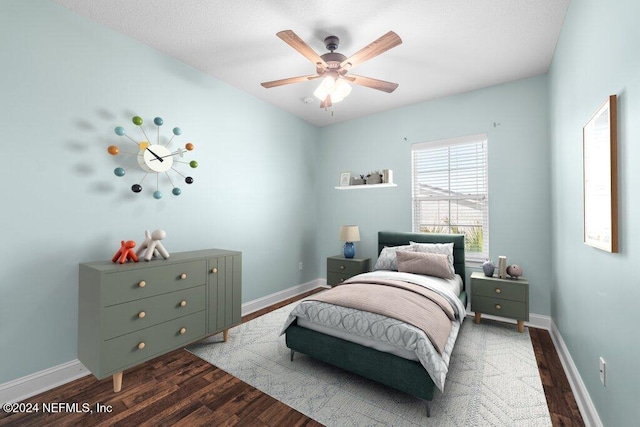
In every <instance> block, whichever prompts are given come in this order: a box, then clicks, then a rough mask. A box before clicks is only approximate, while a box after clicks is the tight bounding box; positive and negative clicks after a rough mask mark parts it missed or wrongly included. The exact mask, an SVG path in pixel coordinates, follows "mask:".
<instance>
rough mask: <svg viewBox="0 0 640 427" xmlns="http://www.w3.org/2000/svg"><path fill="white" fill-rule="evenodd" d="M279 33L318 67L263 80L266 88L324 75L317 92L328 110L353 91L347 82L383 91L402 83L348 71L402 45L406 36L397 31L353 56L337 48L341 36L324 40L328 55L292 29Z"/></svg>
mask: <svg viewBox="0 0 640 427" xmlns="http://www.w3.org/2000/svg"><path fill="white" fill-rule="evenodd" d="M276 36H278V37H280V38H281V39H282V40H283V41H284V42H285V43H287V44H288V45H289V46H291V47H292V48H294V49H295V50H297V51H298V52H300V53H301V54H302V55H303V56H304V57H306V58H307V59H308V60H309V61H311V62H313V63H314V64H315V66H316V74H310V75H307V76H299V77H289V78H287V79H282V80H274V81H271V82H264V83H261V84H262V86H263V87H265V88H272V87H276V86H283V85H288V84H291V83H299V82H306V81H309V80H314V79H317V78H320V77H324V79H323V80H322V83H321V84H320V86H318V88H317V89H316V90H315V91H314V93H313V94H314V95H315V96H316V97H317V98H318V99H320V101H321V103H320V108H325V109H326V108H328V107H331V105H332V104H333V103H336V102H340V101H342V100H343V99H344V97H346V96H347V95H348V94H349V93H350V92H351V86H350V85H349V84H348V83H347V82H351V83H354V84H357V85H360V86H366V87H369V88H372V89H377V90H381V91H383V92H387V93H391V92H393V91H394V90H395V89H396V88H397V87H398V83H391V82H386V81H384V80H378V79H373V78H371V77H364V76H358V75H355V74H348V73H349V71H350V70H351V69H352V68H354V67H356V66H357V65H359V64H361V63H363V62H364V61H367V60H369V59H371V58H374V57H376V56H378V55H380V54H381V53H384V52H386V51H387V50H389V49H392V48H394V47H396V46H398V45H399V44H401V43H402V39H400V37H399V36H398V35H397V34H396V33H394V32H393V31H389V32H388V33H386V34H385V35H383V36H382V37H380V38H378V39H377V40H375V41H373V42H372V43H370V44H368V45H367V46H365V47H363V48H362V49H360V50H359V51H358V52H356V53H354V54H353V55H351V56H350V57H349V58H347V57H346V56H344V55H343V54H341V53H338V52H335V50H336V49H338V44H339V43H340V39H338V37H336V36H329V37H327V38H325V39H324V43H325V46H326V48H327V50H329V52H328V53H325V54H324V55H318V54H317V53H316V52H315V51H314V50H313V49H311V47H309V45H308V44H306V43H305V42H304V41H303V40H302V39H301V38H300V37H298V36H297V35H296V33H294V32H293V31H291V30H284V31H280V32H279V33H277V34H276Z"/></svg>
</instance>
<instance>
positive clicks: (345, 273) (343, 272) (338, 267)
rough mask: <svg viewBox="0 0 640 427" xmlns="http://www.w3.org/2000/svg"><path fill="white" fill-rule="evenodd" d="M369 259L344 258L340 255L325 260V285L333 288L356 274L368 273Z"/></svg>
mask: <svg viewBox="0 0 640 427" xmlns="http://www.w3.org/2000/svg"><path fill="white" fill-rule="evenodd" d="M370 264H371V258H345V257H344V256H342V255H336V256H330V257H328V258H327V285H329V286H335V285H339V284H340V283H342V282H344V281H345V280H347V279H348V278H350V277H353V276H355V275H356V274H360V273H366V272H368V271H369V265H370Z"/></svg>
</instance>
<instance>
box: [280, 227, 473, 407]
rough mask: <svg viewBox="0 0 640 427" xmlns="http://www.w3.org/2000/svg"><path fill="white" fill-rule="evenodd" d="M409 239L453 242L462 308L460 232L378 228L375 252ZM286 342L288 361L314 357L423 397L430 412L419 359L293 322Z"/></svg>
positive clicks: (429, 385)
mask: <svg viewBox="0 0 640 427" xmlns="http://www.w3.org/2000/svg"><path fill="white" fill-rule="evenodd" d="M410 241H412V242H419V243H450V242H453V257H454V263H453V265H454V267H455V270H456V273H457V274H459V275H460V276H461V277H462V282H463V288H462V292H460V295H459V298H460V300H461V301H462V303H463V305H464V306H465V307H466V305H467V293H466V291H465V285H464V282H465V280H466V279H465V278H466V276H465V266H464V235H462V234H425V233H406V232H391V231H380V232H378V254H379V253H380V252H381V251H382V248H384V247H385V246H400V245H406V244H409V242H410ZM286 343H287V347H289V348H290V349H291V360H292V361H293V355H294V353H295V352H299V353H303V354H306V355H307V356H310V357H312V358H314V359H317V360H321V361H323V362H326V363H329V364H331V365H333V366H337V367H339V368H342V369H344V370H346V371H349V372H352V373H355V374H358V375H361V376H363V377H365V378H368V379H370V380H373V381H376V382H378V383H381V384H384V385H386V386H389V387H393V388H395V389H396V390H400V391H402V392H405V393H408V394H411V395H413V396H415V397H418V398H420V399H423V400H424V401H425V406H426V411H427V416H430V415H431V408H430V401H431V399H433V394H434V392H435V390H436V386H435V384H434V383H433V381H432V380H431V377H430V376H429V374H428V373H427V371H426V370H425V369H424V367H423V366H422V364H420V362H417V361H414V360H408V359H403V358H402V357H399V356H395V355H393V354H389V353H385V352H382V351H378V350H375V349H373V348H370V347H365V346H362V345H359V344H355V343H352V342H350V341H345V340H343V339H340V338H336V337H332V336H330V335H325V334H323V333H321V332H316V331H312V330H310V329H307V328H303V327H301V326H298V325H297V324H296V322H294V323H293V324H291V325H290V326H289V327H288V328H287V330H286Z"/></svg>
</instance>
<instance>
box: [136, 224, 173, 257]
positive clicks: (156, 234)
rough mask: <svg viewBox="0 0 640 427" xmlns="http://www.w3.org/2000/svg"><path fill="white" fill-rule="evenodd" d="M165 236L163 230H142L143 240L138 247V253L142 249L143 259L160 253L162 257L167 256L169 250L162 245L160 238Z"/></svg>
mask: <svg viewBox="0 0 640 427" xmlns="http://www.w3.org/2000/svg"><path fill="white" fill-rule="evenodd" d="M165 237H167V233H166V232H165V231H164V230H154V231H153V233H149V230H145V232H144V241H143V242H142V244H141V245H140V247H139V248H138V255H140V254H141V253H142V252H143V251H144V256H143V258H144V260H145V261H150V260H151V258H152V257H154V256H159V255H161V256H162V258H164V259H167V258H169V252H167V250H166V249H165V248H164V246H162V243H160V240H162V239H164V238H165Z"/></svg>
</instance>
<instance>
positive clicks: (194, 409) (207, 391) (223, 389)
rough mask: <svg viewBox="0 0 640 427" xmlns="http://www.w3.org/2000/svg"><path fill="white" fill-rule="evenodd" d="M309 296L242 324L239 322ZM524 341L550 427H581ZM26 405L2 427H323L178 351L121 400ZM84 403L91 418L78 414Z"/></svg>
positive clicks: (101, 393)
mask: <svg viewBox="0 0 640 427" xmlns="http://www.w3.org/2000/svg"><path fill="white" fill-rule="evenodd" d="M313 292H315V291H311V292H309V293H307V294H305V295H301V296H299V297H296V298H291V299H289V300H286V301H283V302H281V303H278V304H274V305H273V306H271V307H269V308H266V309H264V310H260V311H258V312H255V313H252V314H250V315H247V316H244V317H243V318H242V321H243V322H246V321H249V320H251V319H254V318H256V317H258V316H261V315H263V314H265V313H268V312H269V311H271V310H275V309H276V308H279V307H282V306H284V305H286V304H289V303H291V302H293V301H295V300H297V299H300V298H302V297H304V296H306V295H308V294H310V293H313ZM231 333H233V331H231ZM529 333H530V335H531V341H532V343H533V348H534V351H535V355H536V359H537V362H538V368H539V370H540V377H541V378H542V384H543V386H544V391H545V395H546V397H547V404H548V405H549V412H550V413H551V419H552V421H553V425H554V426H582V425H584V422H583V420H582V417H581V416H580V412H579V411H578V407H577V404H576V401H575V399H574V397H573V393H572V392H571V388H570V386H569V383H568V381H567V378H566V375H565V373H564V371H563V369H562V364H561V363H560V359H559V357H558V354H557V352H556V350H555V347H554V346H553V342H552V341H551V336H550V335H549V332H548V331H546V330H542V329H533V328H529ZM24 402H25V403H32V404H35V403H38V404H39V405H40V412H38V413H16V414H7V413H4V412H3V411H0V426H5V425H20V426H50V425H55V426H77V425H90V426H107V425H109V426H110V425H121V426H160V425H172V426H174V425H185V426H198V425H208V426H211V425H216V426H235V425H241V426H321V424H320V423H318V422H316V421H314V420H312V419H311V418H309V417H307V416H305V415H303V414H301V413H300V412H298V411H296V410H294V409H292V408H290V407H288V406H287V405H285V404H284V403H281V402H279V401H277V400H275V399H274V398H272V397H271V396H268V395H266V394H264V393H262V392H260V391H259V390H257V389H256V388H254V387H252V386H250V385H248V384H246V383H244V382H242V381H240V380H239V379H237V378H236V377H234V376H232V375H230V374H227V373H226V372H224V371H223V370H221V369H218V368H216V367H215V366H212V365H210V364H209V363H207V362H205V361H204V360H202V359H200V358H198V357H196V356H194V355H192V354H191V353H189V352H187V351H185V350H182V349H181V350H176V351H173V352H171V353H168V354H166V355H164V356H161V357H158V358H156V359H153V360H151V361H149V362H147V363H144V364H142V365H140V366H137V367H135V368H132V369H129V370H127V371H125V374H124V382H123V387H122V391H121V392H120V393H114V392H113V384H112V382H111V379H105V380H102V381H98V380H96V379H95V377H93V376H92V375H89V376H86V377H83V378H80V379H78V380H76V381H73V382H71V383H68V384H65V385H63V386H60V387H57V388H55V389H52V390H49V391H47V392H45V393H42V394H39V395H37V396H34V397H32V398H29V399H27V400H25V401H24ZM53 402H61V403H78V404H79V408H78V411H79V412H70V411H68V410H66V409H65V410H62V411H61V412H59V413H44V412H43V410H42V404H43V403H49V404H51V403H53ZM85 403H86V404H89V407H90V409H91V410H93V411H94V412H93V413H83V412H82V409H83V408H82V404H85ZM97 403H100V404H102V405H105V406H107V405H108V406H110V407H111V412H100V413H98V412H96V404H97ZM70 409H73V408H70Z"/></svg>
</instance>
